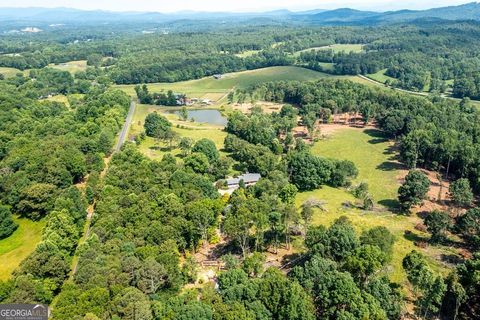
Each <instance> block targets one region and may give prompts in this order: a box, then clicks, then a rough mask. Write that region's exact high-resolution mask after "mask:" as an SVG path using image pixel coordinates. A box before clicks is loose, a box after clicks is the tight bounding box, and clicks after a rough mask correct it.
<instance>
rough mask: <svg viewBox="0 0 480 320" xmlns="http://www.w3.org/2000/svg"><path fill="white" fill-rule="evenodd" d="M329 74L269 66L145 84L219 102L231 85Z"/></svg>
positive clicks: (155, 89) (154, 89)
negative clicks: (170, 81)
mask: <svg viewBox="0 0 480 320" xmlns="http://www.w3.org/2000/svg"><path fill="white" fill-rule="evenodd" d="M325 77H330V75H328V74H326V73H322V72H317V71H313V70H309V69H305V68H300V67H293V66H287V67H270V68H263V69H257V70H249V71H241V72H235V73H228V74H225V75H224V76H223V77H222V78H221V79H219V80H216V79H214V78H213V77H205V78H202V79H198V80H190V81H181V82H175V83H151V84H148V89H149V90H150V92H160V91H166V90H172V91H174V92H181V93H185V94H187V95H188V96H189V97H190V98H193V97H195V98H203V99H211V100H212V101H216V102H221V101H222V100H223V98H225V97H226V95H227V94H228V92H229V91H230V90H232V89H234V88H240V89H241V88H247V87H249V86H251V85H254V84H258V83H262V82H269V81H282V80H297V81H307V80H315V79H320V78H325ZM116 87H117V88H120V89H122V90H123V91H125V92H126V93H127V94H129V95H131V96H135V89H134V88H135V85H118V86H116Z"/></svg>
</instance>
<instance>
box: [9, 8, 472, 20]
mask: <svg viewBox="0 0 480 320" xmlns="http://www.w3.org/2000/svg"><path fill="white" fill-rule="evenodd" d="M227 18H228V19H235V20H236V21H238V20H242V19H244V20H247V19H260V18H268V21H277V22H279V21H281V22H291V23H303V24H320V25H321V24H326V25H336V24H340V25H373V24H386V23H398V22H408V21H413V20H418V19H425V18H436V19H443V20H479V21H480V4H479V3H476V2H472V3H468V4H464V5H458V6H449V7H442V8H433V9H428V10H398V11H388V12H373V11H361V10H355V9H351V8H340V9H335V10H323V9H316V10H308V11H301V12H291V11H289V10H275V11H268V12H252V13H233V12H196V11H182V12H176V13H168V14H167V13H160V12H113V11H101V10H93V11H85V10H77V9H71V8H0V21H16V22H19V21H25V22H27V21H28V22H39V23H70V24H71V23H75V22H78V23H89V22H91V23H96V22H114V21H128V22H158V23H165V22H169V21H179V20H211V21H215V20H223V19H227Z"/></svg>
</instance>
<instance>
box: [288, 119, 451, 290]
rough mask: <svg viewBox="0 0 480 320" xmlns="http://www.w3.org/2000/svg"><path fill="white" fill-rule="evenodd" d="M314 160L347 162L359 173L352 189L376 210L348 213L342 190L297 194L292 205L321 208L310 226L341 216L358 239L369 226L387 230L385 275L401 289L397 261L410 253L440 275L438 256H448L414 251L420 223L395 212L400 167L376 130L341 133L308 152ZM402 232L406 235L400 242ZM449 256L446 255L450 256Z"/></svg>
mask: <svg viewBox="0 0 480 320" xmlns="http://www.w3.org/2000/svg"><path fill="white" fill-rule="evenodd" d="M312 152H313V153H314V154H316V155H320V156H323V157H328V158H334V159H346V160H350V161H353V162H354V163H355V165H356V166H357V168H358V170H359V176H358V178H357V179H356V181H355V182H354V183H358V182H361V181H365V182H368V184H369V189H370V193H371V194H372V196H373V197H374V199H375V202H376V205H375V208H374V210H372V211H364V210H361V209H356V208H350V207H348V206H346V205H345V204H346V203H347V202H351V203H355V201H356V199H355V198H354V197H353V196H352V195H351V194H350V192H349V191H348V190H346V189H338V188H332V187H328V186H324V187H322V188H321V189H318V190H314V191H310V192H302V193H300V194H299V195H298V196H297V205H298V206H300V205H301V204H302V202H303V201H305V200H307V199H309V198H316V199H320V200H323V201H325V202H326V205H325V207H326V209H327V211H320V210H317V212H316V214H315V216H314V221H313V223H314V224H323V225H327V226H328V225H330V224H331V223H333V221H334V220H335V219H337V218H339V217H340V216H342V215H344V216H347V217H348V218H349V219H350V220H351V221H352V223H353V224H354V226H355V228H356V229H357V231H358V232H359V233H361V232H362V231H364V230H367V229H370V228H372V227H375V226H385V227H387V228H388V229H389V230H390V231H391V232H392V233H393V234H394V235H395V237H396V243H395V246H394V256H393V260H392V263H391V267H389V268H388V269H387V270H386V272H387V273H388V274H389V276H390V278H391V279H392V280H393V281H395V282H398V283H401V284H403V285H406V284H407V280H406V275H405V273H404V271H403V268H402V259H403V258H404V257H405V255H406V254H407V253H409V252H410V251H412V250H418V251H421V252H423V253H424V254H425V255H427V256H428V257H430V262H431V264H432V267H433V268H434V269H435V270H437V271H439V272H442V273H446V272H447V271H448V268H447V267H446V265H445V264H443V263H441V262H440V261H439V260H440V256H441V255H442V254H451V252H449V249H448V248H444V247H433V246H429V247H427V248H425V249H422V248H419V247H417V246H415V245H414V241H417V240H425V239H428V237H429V236H428V235H427V234H425V233H422V232H420V231H418V230H416V229H415V226H416V225H417V224H418V223H419V222H420V221H421V219H420V218H419V217H418V216H416V215H412V216H406V215H402V214H399V213H397V212H396V210H395V209H396V207H397V201H396V197H397V190H398V187H399V182H398V179H397V177H398V176H399V175H400V173H401V171H400V170H403V167H402V166H401V165H400V164H399V163H398V162H397V160H396V155H397V153H396V151H395V149H394V147H393V144H392V142H391V141H389V140H388V139H386V138H385V137H384V136H383V135H382V133H381V132H380V131H378V130H376V129H355V128H348V127H345V129H341V130H339V131H336V132H334V133H333V134H332V135H331V136H330V137H329V138H327V139H325V140H321V141H319V142H317V143H315V145H314V146H313V148H312ZM405 231H409V232H411V234H410V235H408V236H405ZM450 251H451V250H450Z"/></svg>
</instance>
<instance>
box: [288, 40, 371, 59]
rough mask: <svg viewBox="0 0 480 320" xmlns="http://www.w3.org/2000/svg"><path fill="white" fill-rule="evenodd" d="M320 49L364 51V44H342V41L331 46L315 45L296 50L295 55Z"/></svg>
mask: <svg viewBox="0 0 480 320" xmlns="http://www.w3.org/2000/svg"><path fill="white" fill-rule="evenodd" d="M312 50H314V51H318V50H332V51H333V52H334V53H339V52H342V51H343V52H347V53H348V52H355V53H358V52H363V44H341V43H336V44H332V45H329V46H322V47H313V48H308V49H304V50H300V51H297V52H295V54H294V55H295V56H299V55H300V53H302V52H309V51H312Z"/></svg>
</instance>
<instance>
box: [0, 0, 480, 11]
mask: <svg viewBox="0 0 480 320" xmlns="http://www.w3.org/2000/svg"><path fill="white" fill-rule="evenodd" d="M472 1H473V0H469V1H468V0H467V1H465V0H463V1H462V0H416V1H412V0H403V1H402V0H400V1H399V0H396V1H391V0H336V1H335V0H0V7H68V8H77V9H86V10H94V9H102V10H110V11H157V12H174V11H184V10H194V11H236V12H246V11H249V12H250V11H266V10H276V9H290V10H293V11H299V10H308V9H336V8H345V7H349V8H355V9H361V10H372V11H387V10H399V9H428V8H435V7H443V6H449V5H458V4H463V3H468V2H472Z"/></svg>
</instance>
